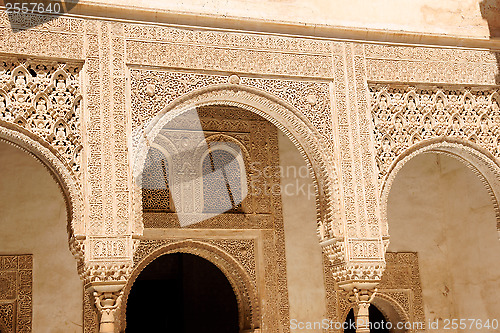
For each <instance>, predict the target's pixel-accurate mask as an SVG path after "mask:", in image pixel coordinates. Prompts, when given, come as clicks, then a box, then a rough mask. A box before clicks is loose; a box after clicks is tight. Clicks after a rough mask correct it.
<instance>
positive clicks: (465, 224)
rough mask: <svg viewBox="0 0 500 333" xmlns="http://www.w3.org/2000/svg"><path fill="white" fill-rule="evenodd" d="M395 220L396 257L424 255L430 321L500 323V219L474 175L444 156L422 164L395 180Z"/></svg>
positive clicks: (423, 158)
mask: <svg viewBox="0 0 500 333" xmlns="http://www.w3.org/2000/svg"><path fill="white" fill-rule="evenodd" d="M388 221H389V233H390V235H391V244H390V246H389V251H416V252H418V255H419V266H420V275H421V281H422V288H423V297H424V308H425V316H426V319H427V320H429V319H430V320H433V321H434V320H435V319H439V318H441V319H454V318H457V319H461V318H464V319H467V318H473V319H482V320H486V319H490V320H491V319H494V318H496V319H499V318H500V260H499V259H500V240H498V234H497V231H496V220H495V213H494V210H493V205H492V201H491V199H490V196H489V194H488V192H487V191H486V188H485V187H484V185H483V184H482V183H481V180H480V179H479V177H477V176H476V175H475V174H474V173H473V172H472V171H471V170H470V169H468V168H467V167H466V166H464V164H463V163H461V162H460V161H458V160H457V159H455V158H452V157H449V156H445V155H437V154H423V155H420V156H417V157H415V158H414V159H412V160H411V161H410V162H409V163H408V164H407V165H405V166H404V167H403V169H402V170H401V171H400V172H399V174H398V175H397V177H396V180H395V182H394V185H393V187H392V189H391V192H390V195H389V204H388ZM476 331H477V330H474V329H473V330H464V331H462V332H476ZM443 332H444V331H443ZM447 332H453V330H447Z"/></svg>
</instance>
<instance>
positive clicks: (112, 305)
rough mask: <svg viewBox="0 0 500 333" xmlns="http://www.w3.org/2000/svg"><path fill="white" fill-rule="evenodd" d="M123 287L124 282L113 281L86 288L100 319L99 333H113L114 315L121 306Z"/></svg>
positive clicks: (93, 284) (97, 283)
mask: <svg viewBox="0 0 500 333" xmlns="http://www.w3.org/2000/svg"><path fill="white" fill-rule="evenodd" d="M124 287H125V282H124V281H113V282H96V283H92V284H91V285H90V286H89V287H88V288H87V290H88V291H89V292H90V293H91V295H92V296H93V298H94V302H95V306H96V308H97V310H99V314H100V317H101V318H100V325H99V333H114V332H115V314H116V311H117V309H118V308H119V306H120V304H121V301H122V297H123V289H124Z"/></svg>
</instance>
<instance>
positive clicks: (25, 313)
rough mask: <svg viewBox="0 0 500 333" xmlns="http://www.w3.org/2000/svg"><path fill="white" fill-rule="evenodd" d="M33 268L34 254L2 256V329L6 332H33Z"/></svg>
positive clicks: (0, 319) (0, 325) (0, 274)
mask: <svg viewBox="0 0 500 333" xmlns="http://www.w3.org/2000/svg"><path fill="white" fill-rule="evenodd" d="M32 270H33V257H32V255H29V254H28V255H18V256H17V255H13V256H11V255H3V256H0V329H3V330H5V331H6V332H5V333H10V332H12V333H14V332H31V328H32V316H33V315H32V314H33V309H32V298H33V281H32V280H33V277H32ZM3 330H2V333H4V331H3Z"/></svg>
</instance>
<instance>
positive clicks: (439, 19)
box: [75, 0, 498, 37]
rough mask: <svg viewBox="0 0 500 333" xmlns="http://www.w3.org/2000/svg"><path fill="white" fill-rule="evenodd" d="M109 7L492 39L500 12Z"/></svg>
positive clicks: (386, 5)
mask: <svg viewBox="0 0 500 333" xmlns="http://www.w3.org/2000/svg"><path fill="white" fill-rule="evenodd" d="M79 3H80V5H82V4H93V5H95V4H99V3H103V1H102V0H87V1H80V2H79ZM107 4H108V5H109V4H113V5H115V6H119V7H125V8H135V9H137V8H147V9H149V10H152V11H155V12H157V13H161V12H165V11H170V12H179V13H198V14H200V15H204V16H218V17H220V20H221V21H222V20H225V19H228V18H231V17H235V18H246V19H253V20H260V21H281V22H292V23H298V24H300V25H330V26H339V27H354V28H361V29H380V30H390V31H395V32H399V31H407V32H417V33H432V34H447V35H458V36H473V37H488V36H489V35H490V34H489V29H488V22H487V21H486V20H485V19H484V18H483V16H488V17H489V18H490V19H492V20H495V21H496V18H495V16H498V11H492V10H488V9H487V8H489V6H491V5H493V6H496V2H495V1H493V0H461V1H457V0H440V1H435V0H398V1H395V0H371V1H367V0H337V1H330V0H308V1H301V0H257V1H255V0H183V1H173V0H169V1H163V0H111V1H107ZM76 9H77V8H76ZM76 9H75V11H76ZM482 11H483V12H485V11H489V12H490V13H491V14H489V15H488V14H484V13H482ZM98 15H106V11H101V13H99V14H98ZM138 15H139V14H138ZM141 19H142V16H141ZM156 19H158V17H156ZM172 23H175V22H172ZM197 23H198V24H200V25H204V19H203V18H202V17H200V18H199V19H198V22H197ZM495 24H496V23H495ZM242 25H243V26H242V28H244V25H245V23H244V22H242ZM255 27H256V26H255V24H252V25H248V28H255Z"/></svg>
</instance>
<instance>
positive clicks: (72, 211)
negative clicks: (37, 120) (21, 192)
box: [0, 121, 84, 265]
mask: <svg viewBox="0 0 500 333" xmlns="http://www.w3.org/2000/svg"><path fill="white" fill-rule="evenodd" d="M0 140H1V141H4V142H7V143H9V144H12V145H15V146H16V147H18V148H20V149H22V150H23V151H25V152H27V153H28V154H30V155H31V156H33V157H35V158H36V160H37V161H39V162H40V163H41V164H42V165H43V166H44V167H45V168H47V170H48V171H49V173H50V174H51V176H52V177H53V178H54V180H55V181H56V182H57V184H58V185H59V188H60V190H61V192H62V194H63V197H64V200H65V202H66V213H67V221H68V223H67V232H68V239H69V248H70V250H71V252H72V253H73V255H74V256H75V258H76V259H77V260H78V265H82V264H83V251H82V249H81V247H80V246H79V245H78V241H77V238H78V236H79V235H83V234H84V225H83V223H82V221H83V218H82V212H83V210H82V196H81V192H80V186H79V183H78V181H77V179H76V178H75V176H74V175H73V174H72V172H71V171H70V170H71V168H70V167H69V166H68V165H67V164H65V163H64V162H63V161H62V159H60V158H59V157H58V153H57V152H56V151H55V150H54V148H52V147H51V146H50V145H49V144H48V143H46V142H45V141H43V140H41V139H40V138H38V137H37V136H36V135H34V134H33V133H30V132H28V131H27V130H25V129H23V128H20V127H19V126H17V125H14V124H11V123H7V122H4V121H0Z"/></svg>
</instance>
